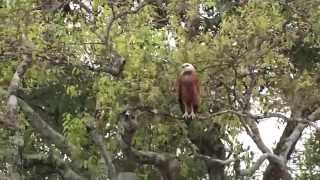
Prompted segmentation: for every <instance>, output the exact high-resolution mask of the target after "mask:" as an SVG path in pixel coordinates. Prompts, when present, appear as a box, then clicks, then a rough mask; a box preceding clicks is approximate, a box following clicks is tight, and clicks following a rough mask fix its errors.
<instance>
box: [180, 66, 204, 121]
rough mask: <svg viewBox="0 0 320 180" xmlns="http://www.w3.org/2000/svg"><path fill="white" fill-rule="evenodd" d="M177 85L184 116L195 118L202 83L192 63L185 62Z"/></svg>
mask: <svg viewBox="0 0 320 180" xmlns="http://www.w3.org/2000/svg"><path fill="white" fill-rule="evenodd" d="M176 86H177V87H176V89H177V92H178V95H179V103H180V108H181V111H182V113H183V115H182V117H183V118H185V119H190V118H191V119H193V118H195V117H196V115H195V113H197V112H198V108H199V103H200V85H199V80H198V77H197V73H196V70H195V68H194V67H193V65H192V64H189V63H184V64H183V65H182V70H181V72H180V73H179V75H178V78H177V82H176Z"/></svg>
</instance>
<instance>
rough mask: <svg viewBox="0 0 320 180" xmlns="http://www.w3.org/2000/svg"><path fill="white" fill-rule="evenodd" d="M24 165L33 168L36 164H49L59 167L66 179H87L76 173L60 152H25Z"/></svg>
mask: <svg viewBox="0 0 320 180" xmlns="http://www.w3.org/2000/svg"><path fill="white" fill-rule="evenodd" d="M23 160H24V166H25V167H30V168H33V167H34V165H35V164H39V165H48V166H50V167H52V168H57V169H58V171H59V173H60V175H61V176H62V177H63V178H65V179H70V180H85V179H86V178H84V177H82V176H81V175H79V174H78V173H76V172H75V171H74V170H73V169H72V168H71V167H70V165H69V164H68V163H67V162H66V161H65V160H63V159H62V158H61V157H60V156H59V155H58V154H54V153H49V154H44V153H43V154H23Z"/></svg>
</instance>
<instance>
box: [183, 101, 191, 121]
mask: <svg viewBox="0 0 320 180" xmlns="http://www.w3.org/2000/svg"><path fill="white" fill-rule="evenodd" d="M183 105H184V114H183V115H182V118H183V119H187V118H188V117H189V115H188V109H187V105H186V103H183Z"/></svg>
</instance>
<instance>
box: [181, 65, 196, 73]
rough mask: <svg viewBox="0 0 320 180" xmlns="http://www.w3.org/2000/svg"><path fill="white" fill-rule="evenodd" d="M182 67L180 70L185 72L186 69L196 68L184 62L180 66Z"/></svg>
mask: <svg viewBox="0 0 320 180" xmlns="http://www.w3.org/2000/svg"><path fill="white" fill-rule="evenodd" d="M181 68H182V72H186V71H196V69H195V68H194V66H193V65H192V64H190V63H184V64H182V66H181Z"/></svg>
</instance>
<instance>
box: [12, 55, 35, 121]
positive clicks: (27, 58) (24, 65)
mask: <svg viewBox="0 0 320 180" xmlns="http://www.w3.org/2000/svg"><path fill="white" fill-rule="evenodd" d="M22 58H23V61H22V62H21V63H20V64H19V66H18V67H17V69H16V72H15V73H14V75H13V77H12V80H11V82H10V85H9V87H8V101H7V107H8V116H9V119H10V121H11V123H10V124H12V125H13V126H15V127H17V114H18V113H17V105H18V100H17V95H18V94H17V92H18V89H19V88H20V86H21V79H22V77H23V75H24V74H25V73H26V71H27V69H28V68H29V67H30V66H31V62H32V55H31V54H24V55H22Z"/></svg>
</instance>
